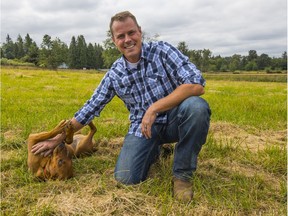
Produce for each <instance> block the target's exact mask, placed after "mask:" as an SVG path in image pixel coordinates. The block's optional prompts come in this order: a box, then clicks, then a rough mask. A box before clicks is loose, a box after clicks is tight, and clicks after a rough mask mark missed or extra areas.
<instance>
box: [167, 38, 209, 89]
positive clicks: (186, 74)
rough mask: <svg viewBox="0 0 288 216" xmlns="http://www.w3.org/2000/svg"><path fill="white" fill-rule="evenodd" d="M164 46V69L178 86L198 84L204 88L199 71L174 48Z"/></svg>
mask: <svg viewBox="0 0 288 216" xmlns="http://www.w3.org/2000/svg"><path fill="white" fill-rule="evenodd" d="M165 45H166V55H165V57H166V60H165V61H166V67H167V69H168V70H169V71H170V74H171V75H173V76H174V79H175V80H177V83H178V85H181V84H200V85H202V86H205V84H206V82H205V79H204V78H203V76H202V73H201V71H200V70H198V69H197V67H196V66H195V65H194V64H193V63H192V62H190V61H189V58H188V57H187V56H185V55H183V54H182V53H181V52H180V51H179V50H178V49H176V48H175V47H173V46H171V45H169V44H167V43H165Z"/></svg>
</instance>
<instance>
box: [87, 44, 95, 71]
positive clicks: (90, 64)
mask: <svg viewBox="0 0 288 216" xmlns="http://www.w3.org/2000/svg"><path fill="white" fill-rule="evenodd" d="M87 68H94V69H95V68H96V52H95V50H94V46H93V45H92V44H91V43H89V44H88V47H87Z"/></svg>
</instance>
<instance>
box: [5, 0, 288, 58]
mask: <svg viewBox="0 0 288 216" xmlns="http://www.w3.org/2000/svg"><path fill="white" fill-rule="evenodd" d="M125 10H128V11H130V12H131V13H133V14H134V15H135V16H136V18H137V20H138V23H139V25H140V26H141V28H142V31H144V32H145V33H146V34H147V35H148V36H150V37H153V36H154V35H155V34H158V35H159V37H158V40H163V41H166V42H169V43H171V44H173V45H174V46H177V45H178V43H179V42H182V41H184V42H185V43H186V44H187V45H188V48H189V49H191V50H200V49H209V50H210V51H211V52H212V55H214V56H216V55H221V56H222V57H225V56H232V55H234V54H239V55H248V52H249V50H256V51H257V54H258V55H261V54H262V53H265V54H268V55H269V56H270V57H280V56H281V55H282V54H283V53H284V51H286V50H287V3H286V0H273V1H272V0H238V1H233V0H142V1H137V0H21V1H13V0H2V1H1V43H3V42H5V39H6V36H7V34H9V36H10V37H11V38H12V40H13V41H14V42H15V41H16V40H17V37H18V35H21V36H22V38H23V39H24V37H25V36H26V34H27V33H28V34H29V35H30V37H31V38H32V39H33V40H34V41H35V42H36V43H37V45H38V46H39V45H40V44H41V42H42V39H43V36H44V35H45V34H48V35H49V36H51V37H52V39H55V38H56V37H58V38H59V39H60V40H61V41H63V42H65V43H66V44H67V45H68V46H69V44H70V42H71V38H72V36H75V37H77V36H79V35H83V36H84V37H85V40H86V43H87V44H88V43H92V44H94V43H98V44H101V45H102V44H103V41H104V40H105V39H106V38H107V31H108V29H109V22H110V19H111V16H113V15H114V14H116V13H118V12H120V11H125Z"/></svg>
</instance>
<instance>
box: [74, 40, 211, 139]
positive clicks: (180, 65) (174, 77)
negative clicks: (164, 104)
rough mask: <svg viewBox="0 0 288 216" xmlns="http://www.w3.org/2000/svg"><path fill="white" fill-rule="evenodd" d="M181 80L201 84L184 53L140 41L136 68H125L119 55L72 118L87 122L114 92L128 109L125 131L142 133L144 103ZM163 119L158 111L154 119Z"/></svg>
mask: <svg viewBox="0 0 288 216" xmlns="http://www.w3.org/2000/svg"><path fill="white" fill-rule="evenodd" d="M184 83H191V84H201V85H203V86H204V85H205V80H204V79H203V77H202V75H201V72H200V71H199V70H198V69H197V68H196V67H195V65H194V64H192V63H191V62H189V59H188V57H186V56H184V55H183V54H182V53H181V52H179V51H178V50H177V49H176V48H175V47H173V46H171V45H170V44H168V43H165V42H152V43H149V44H147V43H143V45H142V53H141V61H140V62H139V64H138V66H137V68H135V69H129V68H128V67H127V62H126V61H125V58H124V57H123V56H122V57H121V58H119V59H118V60H117V61H116V62H115V63H114V64H113V65H112V67H111V69H110V70H109V71H108V72H107V73H106V74H105V76H104V77H103V79H102V81H101V83H100V84H99V86H98V87H97V89H96V90H95V92H94V94H93V95H92V97H91V98H90V99H89V100H88V101H87V102H86V103H85V104H84V106H83V107H82V108H81V109H80V110H79V111H78V112H77V113H76V114H75V118H76V120H77V121H78V122H80V123H82V124H84V125H85V124H87V123H88V122H90V121H91V120H92V119H93V118H94V117H95V116H99V115H100V112H101V111H102V109H103V108H104V106H105V105H106V104H107V103H108V102H109V101H111V100H112V98H113V97H114V96H115V95H117V96H118V97H119V98H120V99H122V100H123V101H124V103H125V105H126V107H127V109H128V110H129V112H130V115H129V118H130V121H131V125H130V128H129V132H128V133H130V134H132V133H135V135H136V136H142V133H141V128H140V124H141V120H142V117H143V115H144V114H145V111H146V110H147V109H148V107H149V106H150V105H151V104H153V103H154V102H156V101H157V100H159V99H161V98H163V97H165V96H167V95H168V94H170V93H171V92H172V91H173V90H174V89H175V88H176V87H177V86H179V85H181V84H184ZM166 121H167V116H166V114H165V113H161V114H160V115H159V116H158V117H157V119H156V121H155V122H156V123H163V124H164V123H166Z"/></svg>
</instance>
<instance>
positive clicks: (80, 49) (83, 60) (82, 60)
mask: <svg viewBox="0 0 288 216" xmlns="http://www.w3.org/2000/svg"><path fill="white" fill-rule="evenodd" d="M76 44H77V55H78V56H79V65H77V66H78V68H86V67H87V45H86V42H85V38H84V36H83V35H80V36H78V37H77V41H76Z"/></svg>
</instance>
